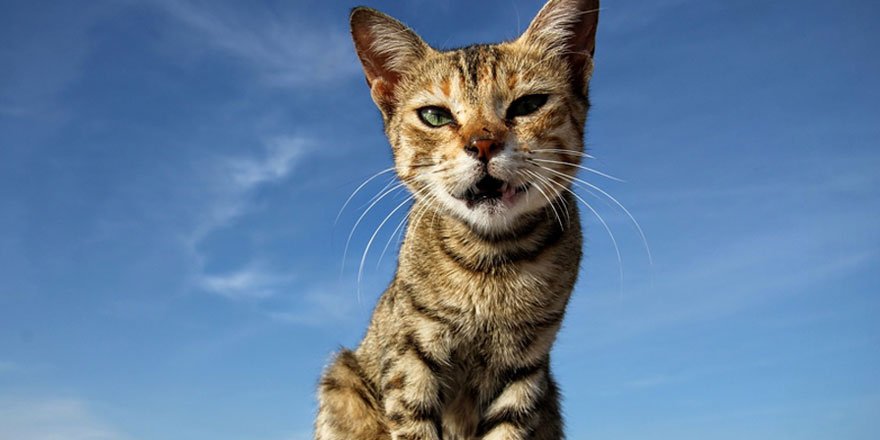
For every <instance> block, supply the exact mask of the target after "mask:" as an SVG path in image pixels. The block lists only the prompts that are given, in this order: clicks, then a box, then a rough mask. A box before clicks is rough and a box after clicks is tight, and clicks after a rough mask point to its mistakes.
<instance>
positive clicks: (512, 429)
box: [477, 362, 562, 440]
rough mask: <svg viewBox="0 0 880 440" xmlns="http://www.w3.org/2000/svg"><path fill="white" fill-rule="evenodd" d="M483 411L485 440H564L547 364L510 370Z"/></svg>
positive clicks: (481, 431)
mask: <svg viewBox="0 0 880 440" xmlns="http://www.w3.org/2000/svg"><path fill="white" fill-rule="evenodd" d="M502 377H504V378H505V380H504V381H503V382H502V385H501V387H500V390H498V391H497V393H496V394H495V397H494V398H493V399H492V400H491V401H490V403H489V404H488V406H487V409H486V410H485V411H484V412H483V415H482V418H481V420H480V424H479V426H478V428H477V435H478V436H479V437H480V438H481V439H482V440H525V439H542V440H543V439H548V440H549V439H556V440H558V439H561V438H562V430H561V420H560V418H559V408H558V401H557V399H558V396H557V390H556V385H555V384H554V383H553V380H552V379H551V377H550V374H549V372H548V370H547V363H546V362H540V363H538V364H535V365H526V366H522V367H519V368H514V369H511V370H510V371H508V372H506V373H505V374H503V375H502Z"/></svg>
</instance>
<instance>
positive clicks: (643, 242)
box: [535, 164, 654, 266]
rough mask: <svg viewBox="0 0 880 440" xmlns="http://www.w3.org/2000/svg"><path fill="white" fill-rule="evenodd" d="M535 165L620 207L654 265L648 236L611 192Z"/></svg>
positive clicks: (650, 262)
mask: <svg viewBox="0 0 880 440" xmlns="http://www.w3.org/2000/svg"><path fill="white" fill-rule="evenodd" d="M535 165H536V166H538V167H540V168H542V169H544V170H547V171H550V172H551V173H554V174H556V175H559V176H561V177H563V178H564V179H567V180H568V181H569V182H571V183H573V184H575V185H578V184H579V185H580V186H581V187H582V188H584V186H585V187H586V188H584V189H585V190H586V191H587V192H590V193H592V192H591V191H590V189H593V190H596V191H598V192H599V193H600V194H602V195H603V196H605V197H607V198H608V200H611V201H612V202H614V204H615V205H617V207H618V208H620V209H621V210H622V211H623V212H624V213H625V214H626V215H627V217H629V220H630V222H631V223H632V224H633V226H635V228H636V231H638V233H639V237H640V238H641V239H642V244H643V245H644V246H645V252H646V253H647V254H648V263H649V264H650V265H651V266H654V256H653V255H652V253H651V246H650V245H648V238H647V237H646V236H645V232H644V231H643V230H642V226H641V225H640V224H639V222H638V221H637V220H636V218H635V216H633V215H632V213H630V212H629V210H628V209H626V207H625V206H623V204H622V203H620V202H619V201H618V200H617V199H616V198H614V197H613V196H612V195H611V194H608V192H607V191H605V190H603V189H602V188H599V187H598V186H596V185H594V184H592V183H590V182H587V181H586V180H583V179H578V178H577V177H574V176H569V175H568V174H565V173H563V172H560V171H556V170H554V169H552V168H548V167H544V166H541V165H537V164H535ZM587 188H589V189H587Z"/></svg>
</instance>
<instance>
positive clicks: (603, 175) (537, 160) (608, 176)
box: [529, 159, 626, 183]
mask: <svg viewBox="0 0 880 440" xmlns="http://www.w3.org/2000/svg"><path fill="white" fill-rule="evenodd" d="M529 160H533V161H536V162H544V163H553V164H559V165H567V166H571V167H575V168H580V169H582V170H584V171H588V172H590V173H594V174H598V175H600V176H602V177H605V178H608V179H611V180H614V181H617V182H621V183H625V182H626V181H625V180H623V179H620V178H617V177H614V176H612V175H610V174H605V173H603V172H601V171H598V170H594V169H592V168H590V167H585V166H583V165H578V164H576V163H570V162H562V161H559V160H548V159H529Z"/></svg>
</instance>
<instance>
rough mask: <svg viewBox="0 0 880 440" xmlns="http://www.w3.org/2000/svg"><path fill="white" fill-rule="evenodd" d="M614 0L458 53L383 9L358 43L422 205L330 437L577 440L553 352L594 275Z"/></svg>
mask: <svg viewBox="0 0 880 440" xmlns="http://www.w3.org/2000/svg"><path fill="white" fill-rule="evenodd" d="M598 3H599V2H598V0H550V1H549V2H548V3H547V4H546V5H545V6H544V7H543V8H542V9H541V11H540V12H539V13H538V15H537V17H536V18H535V19H534V20H533V21H532V23H531V24H530V26H529V27H528V29H527V30H526V31H525V32H524V33H523V35H521V36H520V37H519V38H517V39H516V40H514V41H509V42H504V43H500V44H492V45H474V46H468V47H465V48H462V49H456V50H448V51H440V50H436V49H434V48H432V47H430V46H428V45H427V44H426V43H425V42H423V41H422V40H421V39H420V38H419V37H418V36H417V35H416V34H415V33H414V32H413V31H412V30H411V29H409V28H408V27H406V26H404V25H403V24H401V23H400V22H398V21H396V20H395V19H393V18H391V17H389V16H387V15H385V14H382V13H380V12H378V11H375V10H372V9H369V8H363V7H360V8H356V9H354V10H353V11H352V13H351V32H352V37H353V39H354V44H355V47H356V49H357V54H358V56H359V57H360V60H361V62H362V63H363V68H364V72H365V74H366V79H367V83H368V84H369V87H370V92H371V95H372V98H373V100H374V101H375V103H376V105H377V106H378V107H379V110H380V111H381V113H382V117H383V121H384V126H385V132H386V134H387V136H388V139H389V141H390V143H391V147H392V150H393V154H394V163H395V169H396V172H397V174H398V176H399V178H400V179H401V181H402V182H403V183H404V184H405V185H406V186H407V188H408V189H409V190H410V191H411V192H412V194H413V195H414V200H415V202H414V204H413V207H412V211H411V212H410V217H409V223H408V225H407V229H406V236H405V239H404V242H403V244H402V246H401V250H400V255H399V265H398V268H397V272H396V274H395V277H394V280H393V281H392V282H391V284H390V286H389V287H388V289H387V290H386V291H385V293H384V294H383V295H382V297H381V298H380V300H379V302H378V304H377V306H376V309H375V311H374V313H373V317H372V321H371V323H370V326H369V328H368V330H367V333H366V335H365V336H364V339H363V341H362V342H361V344H360V346H358V348H357V349H356V350H354V351H349V350H342V351H341V352H340V353H338V354H337V355H336V357H335V359H334V360H333V362H332V363H331V364H330V365H329V366H328V367H327V369H326V371H325V372H324V374H323V377H322V379H321V381H320V386H319V396H318V399H319V409H318V415H317V420H316V424H315V438H316V439H319V440H336V439H339V440H362V439H370V440H374V439H395V440H402V439H423V440H434V439H441V438H442V439H446V440H455V439H462V440H463V439H492V440H500V439H505V440H521V439H560V438H562V437H563V426H562V419H561V416H560V407H559V393H558V391H557V386H556V383H555V381H554V380H553V377H552V375H551V373H550V348H551V345H552V344H553V341H554V339H555V337H556V333H557V331H558V330H559V326H560V323H561V321H562V318H563V315H564V313H565V307H566V304H567V303H568V299H569V296H570V295H571V291H572V287H573V285H574V283H575V279H576V278H577V273H578V266H579V263H580V258H581V239H582V237H581V230H580V221H579V218H578V210H577V206H576V203H575V201H576V200H575V199H574V195H573V193H571V191H570V184H571V180H572V178H573V177H574V175H575V173H576V171H577V166H578V165H579V163H580V161H581V159H582V158H583V157H586V155H585V154H584V153H583V136H584V124H585V120H586V115H587V109H588V108H589V99H588V85H589V80H590V76H591V73H592V69H593V52H594V47H595V35H596V25H597V20H598V6H599V4H598Z"/></svg>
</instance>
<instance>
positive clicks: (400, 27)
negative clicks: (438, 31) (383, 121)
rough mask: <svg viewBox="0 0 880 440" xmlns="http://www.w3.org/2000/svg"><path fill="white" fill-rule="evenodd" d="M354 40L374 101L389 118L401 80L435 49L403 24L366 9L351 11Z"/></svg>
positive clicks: (360, 8)
mask: <svg viewBox="0 0 880 440" xmlns="http://www.w3.org/2000/svg"><path fill="white" fill-rule="evenodd" d="M351 37H352V39H353V40H354V47H355V50H356V51H357V54H358V58H360V59H361V64H363V66H364V74H366V76H367V84H369V86H370V92H371V94H372V96H373V101H375V102H376V105H378V106H379V109H380V110H382V112H383V113H384V114H385V115H386V116H388V115H390V112H391V110H392V109H393V108H394V103H395V92H396V88H397V85H398V83H399V82H400V79H401V76H402V75H403V73H404V72H405V71H406V69H407V68H408V67H409V66H411V65H412V64H413V62H415V61H417V60H419V59H421V58H422V57H424V56H425V55H426V54H427V53H428V51H429V50H431V48H430V47H429V46H428V45H427V44H425V42H424V41H422V39H421V38H419V36H418V35H416V33H415V32H413V30H412V29H410V28H408V27H406V26H405V25H404V24H403V23H401V22H399V21H397V20H395V19H394V18H391V17H390V16H388V15H385V14H383V13H381V12H379V11H377V10H375V9H370V8H366V7H363V6H361V7H357V8H354V9H353V10H352V11H351Z"/></svg>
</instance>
